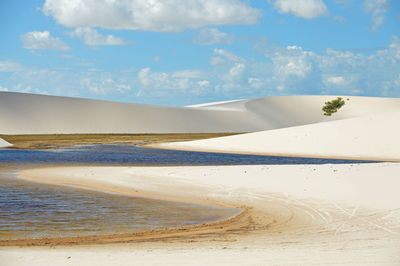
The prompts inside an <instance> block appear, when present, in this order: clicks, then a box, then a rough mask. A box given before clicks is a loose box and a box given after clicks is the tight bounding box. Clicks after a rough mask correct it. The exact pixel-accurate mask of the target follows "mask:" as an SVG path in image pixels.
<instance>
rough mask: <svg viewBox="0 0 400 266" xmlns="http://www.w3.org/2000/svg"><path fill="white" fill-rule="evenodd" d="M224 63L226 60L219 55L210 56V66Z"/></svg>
mask: <svg viewBox="0 0 400 266" xmlns="http://www.w3.org/2000/svg"><path fill="white" fill-rule="evenodd" d="M225 63H226V60H225V59H223V58H222V57H219V56H212V57H211V60H210V65H212V66H216V65H222V64H225Z"/></svg>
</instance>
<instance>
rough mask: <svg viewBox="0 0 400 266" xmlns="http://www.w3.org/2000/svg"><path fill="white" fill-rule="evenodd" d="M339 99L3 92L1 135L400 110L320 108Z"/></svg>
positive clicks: (237, 124) (145, 129)
mask: <svg viewBox="0 0 400 266" xmlns="http://www.w3.org/2000/svg"><path fill="white" fill-rule="evenodd" d="M335 97H336V96H282V97H269V98H262V99H252V100H238V101H231V102H225V103H214V104H212V103H211V104H206V105H205V106H198V107H166V106H154V105H143V104H129V103H118V102H108V101H98V100H90V99H80V98H69V97H57V96H45V95H34V94H25V93H14V92H0V134H53V133H59V134H67V133H212V132H255V131H261V130H268V129H276V128H283V127H289V126H297V125H304V124H310V123H317V122H322V121H327V120H336V119H344V118H349V117H357V116H362V115H367V114H375V113H379V112H385V111H393V110H398V109H399V108H400V100H399V99H396V98H370V97H349V99H350V101H348V102H347V103H346V105H345V106H344V107H343V108H342V110H340V113H338V114H335V115H334V116H332V117H330V118H326V117H324V116H323V114H322V111H321V107H322V106H323V103H324V102H325V101H328V100H331V99H334V98H335ZM345 98H347V97H345Z"/></svg>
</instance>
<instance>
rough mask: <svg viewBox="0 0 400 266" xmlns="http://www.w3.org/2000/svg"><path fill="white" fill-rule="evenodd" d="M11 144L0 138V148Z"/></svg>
mask: <svg viewBox="0 0 400 266" xmlns="http://www.w3.org/2000/svg"><path fill="white" fill-rule="evenodd" d="M10 146H11V144H10V143H8V142H7V141H5V140H4V139H2V138H0V148H6V147H10Z"/></svg>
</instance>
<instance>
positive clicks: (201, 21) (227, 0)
mask: <svg viewBox="0 0 400 266" xmlns="http://www.w3.org/2000/svg"><path fill="white" fill-rule="evenodd" d="M42 10H43V12H44V14H46V15H48V16H52V17H53V18H54V19H55V20H56V21H57V22H58V23H59V24H62V25H64V26H67V27H102V28H107V29H127V30H143V31H157V32H177V31H182V30H183V29H185V28H199V27H204V26H210V25H230V24H255V23H257V21H258V18H259V17H260V14H261V12H260V11H259V10H258V9H255V8H252V7H251V6H249V5H248V4H246V3H243V2H241V1H240V0H169V1H163V0H152V1H142V0H131V1H124V0H113V1H109V0H85V1H84V0H46V2H45V4H44V5H43V8H42Z"/></svg>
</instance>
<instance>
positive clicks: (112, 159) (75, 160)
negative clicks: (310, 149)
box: [0, 145, 367, 165]
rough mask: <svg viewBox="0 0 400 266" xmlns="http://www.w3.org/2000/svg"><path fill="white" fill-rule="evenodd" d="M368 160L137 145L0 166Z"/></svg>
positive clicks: (21, 158)
mask: <svg viewBox="0 0 400 266" xmlns="http://www.w3.org/2000/svg"><path fill="white" fill-rule="evenodd" d="M365 162H367V161H357V160H336V159H319V158H301V157H282V156H258V155H243V154H226V153H211V152H191V151H176V150H163V149H152V148H144V147H138V146H134V145H93V146H79V147H72V148H63V149H58V150H15V149H0V163H57V164H107V165H116V164H117V165H245V164H326V163H332V164H342V163H365Z"/></svg>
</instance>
